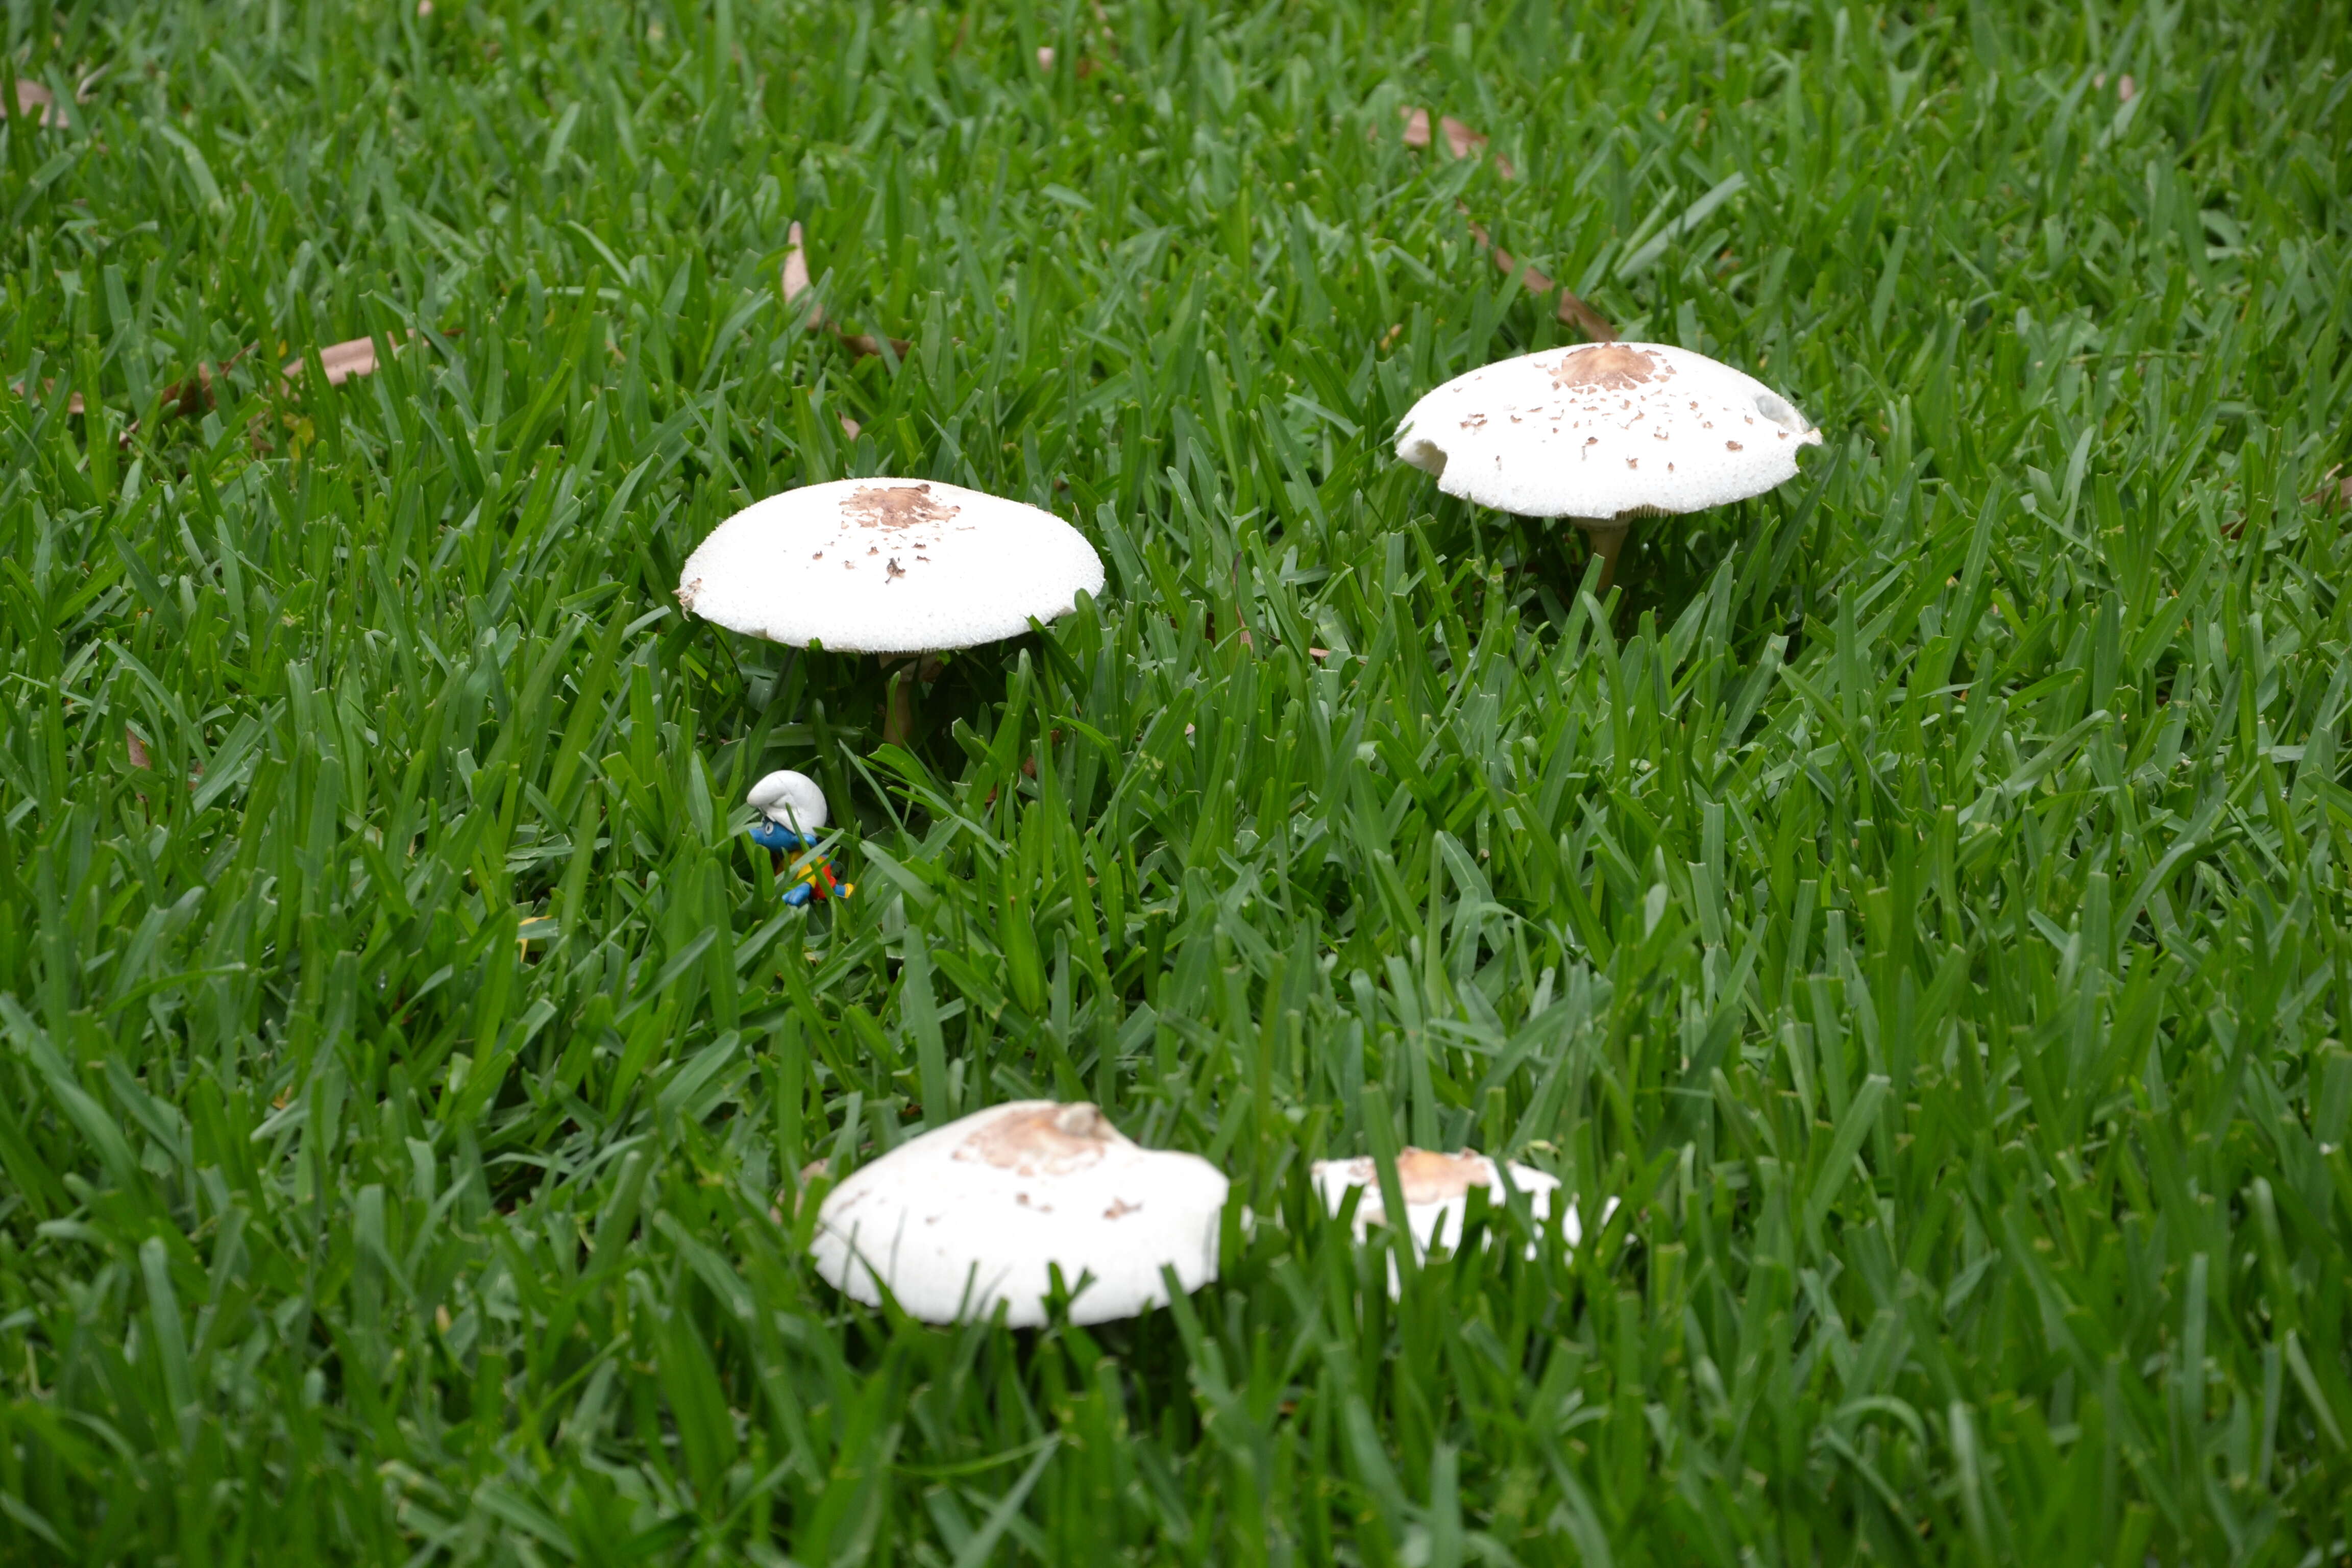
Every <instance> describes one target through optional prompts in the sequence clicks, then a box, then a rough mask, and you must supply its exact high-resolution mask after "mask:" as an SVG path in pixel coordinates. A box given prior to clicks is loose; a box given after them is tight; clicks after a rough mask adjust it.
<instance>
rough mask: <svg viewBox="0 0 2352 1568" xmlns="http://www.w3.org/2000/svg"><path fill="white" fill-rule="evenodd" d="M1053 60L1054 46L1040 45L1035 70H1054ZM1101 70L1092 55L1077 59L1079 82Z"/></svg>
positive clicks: (1081, 56)
mask: <svg viewBox="0 0 2352 1568" xmlns="http://www.w3.org/2000/svg"><path fill="white" fill-rule="evenodd" d="M1054 58H1055V56H1054V46H1053V45H1051V44H1040V45H1039V46H1038V47H1037V68H1038V69H1039V70H1041V71H1049V70H1052V69H1053V68H1054ZM1100 69H1101V67H1100V66H1098V65H1097V64H1096V63H1095V58H1094V56H1092V55H1080V56H1079V57H1078V79H1079V80H1080V81H1084V80H1086V79H1087V78H1088V77H1090V76H1092V75H1094V74H1095V72H1097V71H1098V70H1100Z"/></svg>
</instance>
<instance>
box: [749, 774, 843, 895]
mask: <svg viewBox="0 0 2352 1568" xmlns="http://www.w3.org/2000/svg"><path fill="white" fill-rule="evenodd" d="M750 799H751V809H752V810H754V811H756V812H758V813H759V814H760V815H759V817H758V819H757V820H755V821H754V822H753V823H752V824H751V842H752V843H754V844H757V845H760V846H761V847H763V848H768V849H772V850H774V851H776V852H777V854H778V855H780V856H791V857H793V860H792V872H791V878H790V885H789V886H787V887H786V888H785V889H784V902H786V903H787V904H790V905H792V906H793V908H794V909H798V908H800V907H801V906H803V905H804V904H806V903H807V902H808V901H809V900H812V899H845V898H847V897H848V896H849V895H850V894H852V893H854V892H856V890H857V887H856V883H854V882H844V881H841V880H839V879H837V878H835V876H834V874H833V861H832V860H831V859H830V858H827V857H825V856H823V855H819V854H817V853H816V837H817V834H818V832H819V831H820V830H822V829H823V828H824V824H825V818H826V816H828V815H829V814H828V813H827V812H826V810H825V807H824V791H823V790H821V789H819V788H817V787H816V781H815V780H814V779H812V778H810V777H809V776H808V775H807V774H805V773H793V772H792V771H790V770H789V769H786V770H784V771H782V772H779V773H770V774H769V775H768V776H767V777H766V778H763V779H761V781H760V782H759V783H758V784H753V785H752V786H751V796H750Z"/></svg>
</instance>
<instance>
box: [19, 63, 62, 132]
mask: <svg viewBox="0 0 2352 1568" xmlns="http://www.w3.org/2000/svg"><path fill="white" fill-rule="evenodd" d="M16 112H17V113H18V114H21V115H26V116H29V117H32V118H34V119H37V120H38V121H40V124H41V128H42V129H43V130H62V129H64V128H65V127H66V126H68V125H71V124H72V123H73V118H72V116H70V115H68V113H67V112H66V106H65V105H64V104H62V103H59V102H58V95H57V94H55V93H53V92H51V91H50V90H49V89H47V88H46V87H44V86H42V85H41V84H40V83H39V82H37V81H32V80H28V79H26V78H24V77H21V76H20V77H18V78H17V79H16Z"/></svg>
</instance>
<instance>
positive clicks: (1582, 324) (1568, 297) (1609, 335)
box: [1470, 222, 1617, 343]
mask: <svg viewBox="0 0 2352 1568" xmlns="http://www.w3.org/2000/svg"><path fill="white" fill-rule="evenodd" d="M1470 237H1471V238H1473V239H1475V240H1476V241H1477V242H1478V244H1479V246H1480V247H1481V248H1483V249H1484V250H1486V253H1487V254H1488V255H1490V256H1492V257H1493V258H1495V266H1496V268H1497V269H1498V270H1500V271H1503V272H1507V273H1510V274H1512V275H1513V276H1515V277H1517V279H1519V281H1520V282H1521V283H1522V284H1524V285H1526V287H1527V289H1528V292H1529V293H1531V294H1549V293H1550V292H1551V291H1552V290H1553V289H1559V284H1558V283H1556V282H1554V281H1553V280H1552V279H1551V278H1549V276H1547V275H1546V274H1544V273H1542V272H1539V271H1538V270H1537V269H1536V268H1533V267H1526V268H1522V267H1521V266H1520V265H1519V264H1518V262H1517V261H1516V260H1515V259H1513V258H1512V256H1511V253H1510V252H1509V251H1507V250H1505V249H1504V248H1503V247H1501V246H1499V245H1496V243H1495V242H1494V240H1493V239H1492V238H1491V237H1489V236H1488V235H1487V233H1486V227H1485V226H1484V225H1481V224H1478V223H1475V222H1474V223H1473V224H1471V226H1470ZM1559 319H1560V320H1561V321H1566V322H1568V323H1569V324H1570V326H1573V327H1576V328H1578V329H1579V330H1580V331H1582V332H1583V333H1584V335H1585V336H1586V337H1588V338H1591V340H1592V341H1593V342H1600V343H1613V342H1616V341H1617V329H1616V328H1614V327H1612V326H1611V325H1610V324H1609V318H1608V317H1606V316H1604V315H1602V314H1601V312H1600V311H1598V310H1594V309H1593V308H1592V307H1591V306H1590V305H1588V304H1586V303H1585V302H1584V301H1583V300H1580V299H1578V298H1577V297H1576V295H1575V294H1574V293H1573V292H1571V291H1570V290H1569V289H1559Z"/></svg>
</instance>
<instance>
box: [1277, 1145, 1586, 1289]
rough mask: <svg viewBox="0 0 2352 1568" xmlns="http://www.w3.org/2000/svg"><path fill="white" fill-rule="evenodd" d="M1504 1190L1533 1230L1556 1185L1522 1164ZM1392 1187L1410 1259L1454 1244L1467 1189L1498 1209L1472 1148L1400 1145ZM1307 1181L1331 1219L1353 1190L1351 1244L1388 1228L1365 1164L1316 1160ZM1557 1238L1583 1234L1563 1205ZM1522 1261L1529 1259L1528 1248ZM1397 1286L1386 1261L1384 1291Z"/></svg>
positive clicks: (1571, 1239) (1488, 1173) (1491, 1166)
mask: <svg viewBox="0 0 2352 1568" xmlns="http://www.w3.org/2000/svg"><path fill="white" fill-rule="evenodd" d="M1506 1168H1507V1172H1508V1174H1509V1177H1510V1184H1511V1185H1512V1187H1513V1188H1515V1189H1516V1190H1517V1191H1519V1192H1521V1193H1524V1194H1527V1198H1528V1211H1529V1212H1530V1213H1531V1214H1533V1215H1534V1216H1535V1218H1536V1220H1537V1221H1538V1225H1540V1224H1541V1222H1543V1221H1545V1220H1548V1219H1549V1218H1550V1217H1551V1205H1552V1194H1554V1193H1556V1192H1558V1191H1559V1177H1558V1176H1550V1175H1546V1174H1545V1173H1543V1172H1541V1171H1538V1170H1537V1169H1535V1168H1534V1167H1533V1166H1530V1165H1522V1164H1519V1163H1517V1162H1513V1163H1510V1164H1509V1165H1508V1166H1507V1167H1506ZM1396 1170H1397V1187H1398V1192H1399V1194H1400V1195H1401V1196H1402V1198H1403V1199H1404V1207H1405V1228H1406V1230H1407V1231H1409V1232H1410V1233H1411V1234H1412V1255H1413V1257H1414V1258H1425V1257H1427V1256H1428V1254H1429V1252H1430V1249H1431V1248H1433V1247H1446V1248H1448V1249H1451V1248H1452V1247H1454V1246H1456V1245H1457V1244H1459V1242H1460V1241H1461V1239H1462V1225H1463V1221H1464V1220H1465V1218H1466V1217H1467V1216H1468V1215H1469V1212H1470V1189H1471V1188H1473V1187H1485V1188H1486V1189H1488V1196H1487V1202H1488V1203H1489V1204H1491V1205H1494V1206H1495V1207H1496V1208H1500V1207H1502V1206H1503V1205H1504V1204H1505V1203H1506V1201H1507V1200H1506V1198H1505V1197H1504V1194H1503V1188H1502V1184H1501V1180H1500V1178H1499V1177H1498V1175H1497V1173H1496V1166H1495V1162H1494V1161H1492V1160H1490V1159H1488V1158H1486V1155H1484V1154H1481V1153H1479V1152H1477V1151H1476V1150H1475V1149H1465V1150H1464V1151H1462V1152H1460V1153H1459V1154H1441V1153H1438V1152H1435V1151H1433V1150H1429V1149H1415V1148H1412V1147H1410V1146H1408V1147H1407V1148H1405V1149H1404V1150H1402V1152H1399V1153H1398V1155H1397V1163H1396ZM1307 1174H1308V1179H1309V1180H1311V1181H1312V1182H1313V1183H1314V1184H1315V1190H1316V1192H1317V1193H1318V1194H1321V1195H1322V1198H1323V1203H1324V1205H1325V1206H1326V1207H1327V1208H1328V1209H1329V1210H1330V1211H1331V1213H1332V1215H1334V1216H1337V1215H1338V1214H1339V1211H1340V1209H1341V1208H1342V1207H1343V1206H1345V1205H1346V1202H1347V1198H1348V1194H1350V1193H1354V1192H1358V1191H1360V1192H1361V1193H1362V1194H1363V1197H1362V1198H1361V1199H1360V1201H1359V1202H1358V1203H1357V1205H1356V1217H1355V1221H1354V1229H1355V1234H1356V1239H1357V1240H1358V1241H1362V1240H1363V1239H1364V1238H1365V1237H1368V1236H1370V1234H1371V1227H1372V1226H1376V1225H1385V1224H1387V1223H1388V1213H1387V1206H1386V1205H1384V1204H1383V1203H1382V1202H1381V1179H1380V1170H1379V1167H1378V1166H1377V1165H1376V1164H1375V1163H1374V1162H1373V1161H1372V1160H1371V1159H1370V1157H1369V1156H1367V1157H1365V1158H1361V1159H1356V1160H1318V1161H1316V1162H1315V1163H1314V1164H1313V1165H1312V1166H1310V1167H1309V1168H1308V1172H1307ZM1616 1207H1617V1200H1616V1199H1614V1198H1611V1199H1610V1200H1608V1202H1607V1203H1606V1204H1604V1205H1602V1206H1601V1217H1602V1219H1603V1220H1604V1221H1605V1220H1606V1219H1607V1218H1608V1216H1609V1215H1611V1214H1612V1213H1613V1212H1615V1210H1616ZM1559 1225H1560V1233H1561V1234H1562V1235H1563V1236H1564V1237H1567V1239H1568V1244H1569V1246H1570V1247H1575V1246H1576V1245H1578V1244H1579V1243H1580V1242H1581V1241H1582V1240H1583V1239H1584V1227H1583V1225H1582V1223H1581V1222H1580V1220H1579V1219H1578V1218H1577V1214H1576V1205H1575V1204H1574V1203H1573V1202H1571V1203H1570V1204H1569V1205H1568V1208H1567V1211H1566V1212H1565V1213H1564V1214H1562V1215H1560V1221H1559ZM1534 1256H1535V1249H1534V1248H1533V1247H1529V1248H1528V1257H1530V1258H1532V1257H1534ZM1397 1287H1398V1278H1397V1268H1396V1263H1395V1260H1394V1259H1391V1260H1390V1263H1389V1289H1390V1290H1391V1293H1393V1292H1394V1291H1395V1290H1396V1289H1397Z"/></svg>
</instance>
